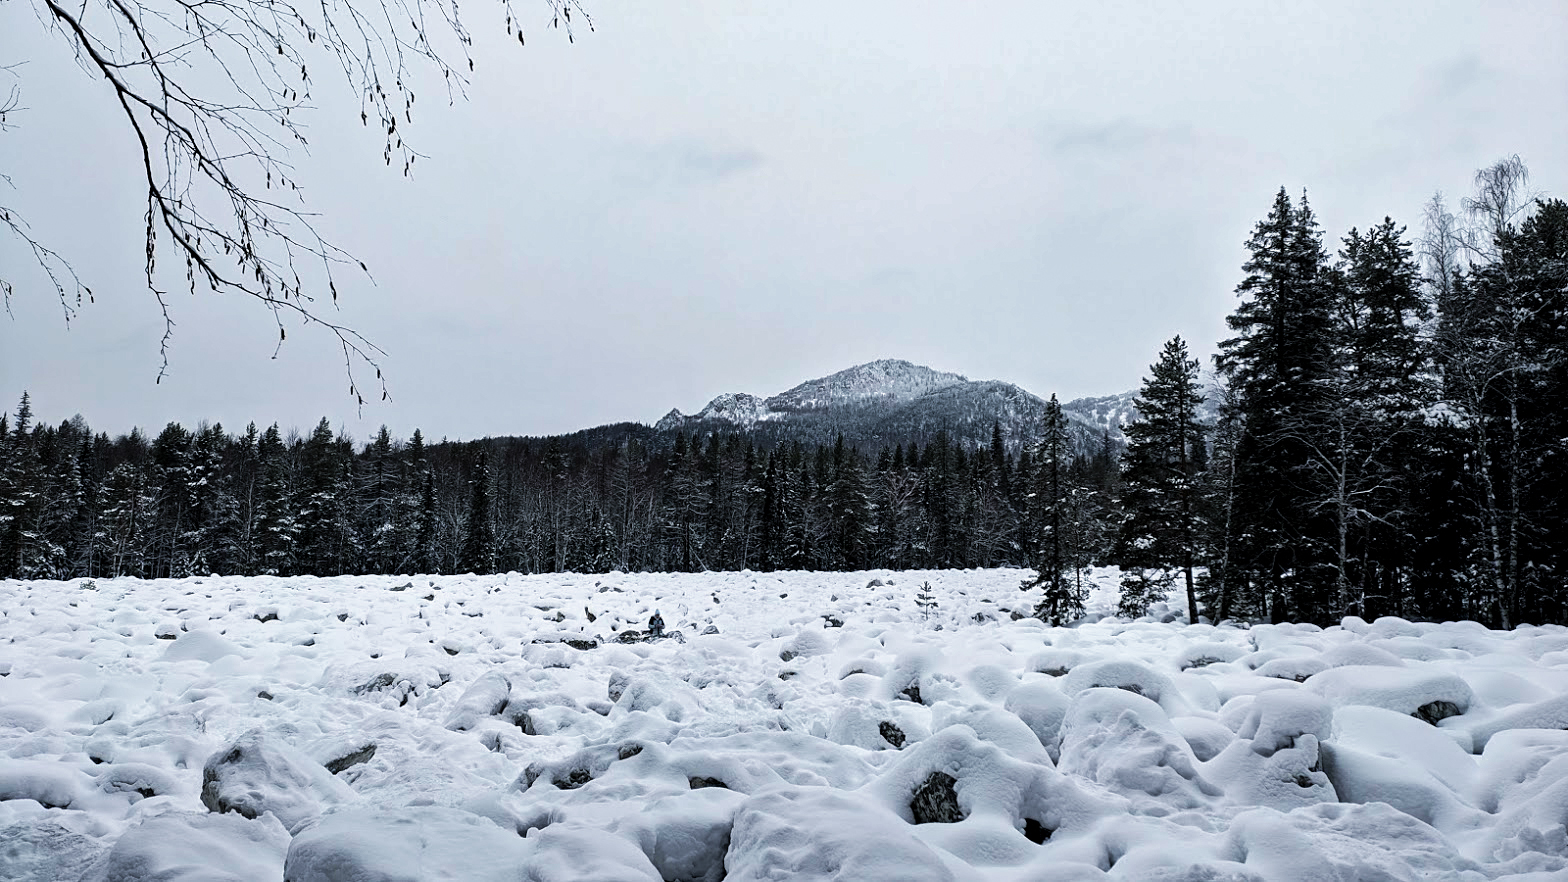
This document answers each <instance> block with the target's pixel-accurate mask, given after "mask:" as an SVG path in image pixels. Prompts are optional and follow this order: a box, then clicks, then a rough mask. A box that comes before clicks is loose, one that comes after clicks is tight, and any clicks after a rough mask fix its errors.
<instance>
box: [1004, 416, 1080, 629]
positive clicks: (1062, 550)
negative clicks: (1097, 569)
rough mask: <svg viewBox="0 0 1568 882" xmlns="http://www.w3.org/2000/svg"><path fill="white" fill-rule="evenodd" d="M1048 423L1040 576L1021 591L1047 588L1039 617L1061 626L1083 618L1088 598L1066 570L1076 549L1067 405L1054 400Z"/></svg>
mask: <svg viewBox="0 0 1568 882" xmlns="http://www.w3.org/2000/svg"><path fill="white" fill-rule="evenodd" d="M1043 419H1044V425H1043V428H1042V431H1041V433H1040V440H1039V443H1038V444H1036V445H1035V481H1034V488H1035V489H1034V495H1033V500H1032V502H1033V509H1034V523H1035V541H1034V545H1033V548H1034V561H1033V563H1034V565H1035V571H1036V573H1037V575H1036V577H1035V578H1034V580H1032V581H1025V582H1024V583H1023V584H1022V585H1020V586H1019V587H1021V588H1023V589H1024V590H1025V591H1027V590H1030V589H1032V588H1036V587H1039V588H1043V589H1044V590H1043V592H1042V595H1041V598H1040V602H1039V604H1038V605H1037V606H1036V607H1035V616H1036V617H1037V618H1039V619H1041V620H1042V621H1045V622H1048V623H1050V624H1053V625H1062V624H1066V623H1067V622H1070V621H1072V620H1073V619H1076V618H1078V617H1079V616H1082V615H1083V597H1082V595H1081V594H1080V593H1079V591H1078V590H1077V588H1076V587H1075V586H1074V585H1073V583H1072V582H1070V581H1068V579H1067V575H1066V574H1067V568H1068V567H1070V566H1072V558H1071V555H1070V550H1071V549H1070V545H1069V544H1068V541H1067V536H1066V535H1065V534H1066V527H1067V526H1068V523H1069V514H1068V505H1069V500H1070V498H1071V491H1072V482H1071V477H1070V475H1069V473H1068V472H1069V469H1070V468H1071V465H1072V463H1071V457H1072V437H1071V435H1069V433H1068V429H1067V417H1066V416H1064V415H1063V414H1062V405H1061V403H1060V402H1058V401H1057V400H1056V396H1055V395H1052V396H1051V400H1050V401H1048V402H1046V405H1045V413H1044V418H1043Z"/></svg>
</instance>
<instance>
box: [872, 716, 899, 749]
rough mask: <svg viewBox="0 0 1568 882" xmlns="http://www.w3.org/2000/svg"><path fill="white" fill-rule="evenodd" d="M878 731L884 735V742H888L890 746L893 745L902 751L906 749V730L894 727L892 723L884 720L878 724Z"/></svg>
mask: <svg viewBox="0 0 1568 882" xmlns="http://www.w3.org/2000/svg"><path fill="white" fill-rule="evenodd" d="M877 731H878V732H881V733H882V740H884V741H886V742H887V743H888V744H891V745H893V746H894V747H897V748H899V749H900V750H902V749H903V747H904V730H903V729H900V728H898V727H897V726H895V725H893V724H892V723H889V722H888V721H887V720H883V721H882V722H880V723H878V724H877Z"/></svg>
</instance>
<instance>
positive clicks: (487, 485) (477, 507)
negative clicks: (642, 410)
mask: <svg viewBox="0 0 1568 882" xmlns="http://www.w3.org/2000/svg"><path fill="white" fill-rule="evenodd" d="M493 480H494V478H493V476H492V475H491V473H490V456H489V454H488V453H486V452H485V449H484V447H482V446H481V447H480V448H479V452H478V453H477V454H476V455H475V456H474V464H473V467H472V469H471V470H470V472H469V478H468V488H469V496H468V520H467V521H466V522H465V524H464V527H463V551H462V555H461V557H460V560H459V563H458V569H460V570H463V571H465V572H470V573H478V574H481V575H484V574H487V573H493V572H495V559H496V541H495V512H494V501H493V489H492V487H491V484H492V482H493ZM595 527H597V524H595Z"/></svg>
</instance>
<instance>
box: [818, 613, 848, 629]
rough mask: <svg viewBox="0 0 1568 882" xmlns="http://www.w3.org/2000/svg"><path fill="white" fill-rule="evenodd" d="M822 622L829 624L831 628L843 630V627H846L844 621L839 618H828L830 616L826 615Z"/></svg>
mask: <svg viewBox="0 0 1568 882" xmlns="http://www.w3.org/2000/svg"><path fill="white" fill-rule="evenodd" d="M822 620H823V621H825V622H827V623H828V627H829V628H842V627H844V620H843V619H841V618H839V617H838V616H828V615H825V616H823V617H822Z"/></svg>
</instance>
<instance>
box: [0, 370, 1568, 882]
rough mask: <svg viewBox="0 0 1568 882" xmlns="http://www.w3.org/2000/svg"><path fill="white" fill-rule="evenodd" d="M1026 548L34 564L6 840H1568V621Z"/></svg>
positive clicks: (715, 856)
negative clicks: (1207, 585)
mask: <svg viewBox="0 0 1568 882" xmlns="http://www.w3.org/2000/svg"><path fill="white" fill-rule="evenodd" d="M878 370H879V371H882V372H883V374H885V376H882V375H876V372H875V371H873V372H869V373H866V374H865V375H864V376H859V375H857V376H854V377H842V378H840V380H842V381H843V382H842V383H841V384H836V385H835V386H834V387H833V388H831V389H828V388H823V389H803V390H801V395H800V396H799V397H798V401H795V402H794V405H792V406H795V405H798V406H801V407H821V406H838V405H837V404H831V405H824V404H822V402H840V401H852V400H854V396H855V395H858V394H860V393H861V392H865V393H866V394H873V395H875V394H883V392H876V391H873V390H877V389H881V390H884V391H885V390H886V389H889V388H894V389H906V390H907V391H908V392H909V393H910V394H916V395H924V394H927V393H928V392H929V386H930V382H928V381H931V382H938V383H939V382H943V380H942V378H940V377H937V378H935V379H934V380H933V378H931V377H922V376H919V375H917V374H918V372H916V373H915V374H908V373H907V372H903V373H901V371H902V369H901V368H900V367H899V366H898V365H896V364H890V365H886V366H884V367H883V368H879V369H878ZM862 381H864V383H862ZM884 381H885V382H884ZM906 381H907V382H906ZM887 383H891V384H892V385H891V386H889V385H886V384H887ZM901 384H902V385H901ZM922 389H926V390H927V391H924V392H923V391H921V390H922ZM938 391H940V390H938ZM731 403H732V404H733V405H735V408H741V407H742V405H748V401H747V400H745V399H742V398H740V397H736V398H735V399H734V400H733V401H732V402H731ZM751 403H753V404H754V402H751ZM715 412H717V411H715ZM734 412H735V413H739V412H740V411H739V410H734ZM1024 576H1025V574H1023V573H1020V572H1019V571H1016V570H992V571H961V572H960V571H930V572H911V573H903V572H889V571H885V570H883V571H872V572H864V573H748V572H743V573H693V574H680V575H673V574H626V573H616V574H610V575H607V576H605V575H601V576H583V575H577V574H569V573H568V574H557V575H546V576H527V577H525V576H519V575H517V574H505V575H496V576H477V575H460V576H419V577H413V578H410V577H407V576H404V577H398V578H392V577H375V576H359V577H342V578H332V579H312V578H301V579H282V578H257V579H239V578H223V577H207V578H204V579H201V580H194V579H193V580H185V581H168V580H164V581H158V582H138V581H135V580H123V579H104V580H99V584H98V588H99V590H98V591H92V592H82V591H79V590H75V589H74V588H72V587H71V586H65V585H62V584H61V583H50V582H15V581H0V648H3V653H0V654H3V656H4V657H3V658H0V878H4V879H29V880H31V879H50V880H53V879H85V880H88V882H100V880H101V882H108V880H111V879H116V880H117V879H129V878H138V879H140V878H146V879H171V880H172V879H182V880H187V879H188V880H196V879H213V880H228V879H247V880H249V879H270V880H273V882H278V880H281V879H287V880H289V882H317V880H356V882H358V880H382V882H394V880H396V882H401V880H415V879H418V880H429V879H464V880H481V882H482V880H487V879H495V880H499V879H507V880H525V882H529V880H531V882H590V880H612V882H613V880H625V882H631V880H637V882H655V880H688V882H718V880H721V879H724V880H743V882H745V880H764V879H767V880H772V879H785V878H787V879H792V880H804V882H812V880H844V882H849V880H879V879H886V880H970V879H987V880H993V879H994V880H1000V882H1042V880H1091V879H1093V880H1100V879H1139V880H1141V879H1163V880H1190V882H1197V880H1211V882H1217V880H1237V882H1240V880H1249V882H1250V880H1266V882H1295V880H1301V882H1307V880H1313V882H1317V880H1325V879H1332V880H1438V879H1441V880H1457V882H1483V880H1512V882H1545V880H1548V879H1562V878H1568V828H1565V826H1564V824H1565V821H1568V731H1564V730H1565V729H1568V629H1565V628H1519V629H1517V630H1514V631H1509V632H1499V631H1489V630H1487V629H1485V628H1483V627H1481V626H1479V625H1476V624H1474V623H1463V622H1460V623H1443V624H1434V623H1416V622H1408V621H1404V620H1400V619H1392V618H1385V619H1379V620H1377V621H1375V622H1370V623H1369V622H1365V621H1362V620H1360V619H1356V618H1353V617H1352V618H1346V619H1345V620H1344V621H1342V622H1341V623H1340V624H1339V625H1335V626H1333V627H1328V628H1320V627H1317V626H1314V625H1304V624H1283V625H1257V626H1252V627H1238V626H1235V625H1232V624H1222V625H1220V626H1210V625H1206V624H1198V625H1186V624H1183V623H1180V622H1177V621H1174V620H1173V621H1170V622H1163V621H1160V619H1162V618H1164V617H1165V616H1164V614H1160V615H1156V616H1151V617H1146V618H1144V619H1141V620H1139V621H1135V622H1128V621H1126V620H1123V619H1119V618H1117V617H1115V616H1112V615H1109V613H1110V611H1111V610H1113V609H1114V608H1115V605H1116V602H1117V593H1116V592H1117V590H1118V586H1119V581H1120V575H1119V574H1118V573H1117V572H1115V571H1114V570H1091V571H1089V572H1088V573H1086V574H1085V578H1086V580H1087V583H1088V587H1089V589H1090V591H1089V596H1090V598H1091V601H1090V607H1091V608H1090V610H1089V613H1090V615H1089V616H1088V617H1087V618H1086V619H1085V620H1084V621H1081V622H1078V623H1076V624H1075V625H1074V626H1073V627H1070V628H1051V627H1047V626H1045V625H1044V624H1043V623H1041V622H1039V621H1037V620H1034V619H1031V618H1024V619H1020V620H1013V619H1011V618H1010V617H1009V616H1008V615H1007V612H1008V611H1010V610H1013V609H1016V608H1020V607H1021V604H1020V598H1019V592H1018V585H1019V583H1020V582H1021V581H1023V580H1024ZM415 585H417V586H419V587H418V588H417V589H416V590H409V589H410V588H413V586H415ZM927 585H929V586H930V590H931V592H932V594H934V595H935V596H937V597H939V598H940V604H939V606H938V607H937V608H936V609H935V610H932V611H930V612H929V614H926V613H923V612H922V611H921V608H920V607H919V606H918V605H917V604H916V603H915V598H916V594H917V593H918V592H920V591H922V590H923V587H924V586H927ZM1023 600H1024V602H1025V603H1028V602H1030V599H1029V598H1028V597H1027V596H1026V597H1025V598H1024V599H1023ZM656 609H657V610H660V611H661V613H662V615H663V616H664V617H665V619H666V621H667V622H668V623H669V630H670V632H671V633H678V634H680V635H682V636H681V638H679V639H677V638H673V637H672V638H669V639H655V640H649V639H647V636H646V634H645V633H643V631H642V629H643V628H644V627H645V623H646V622H647V620H648V617H649V616H650V615H652V613H653V611H654V610H656ZM704 632H706V633H704Z"/></svg>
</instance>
